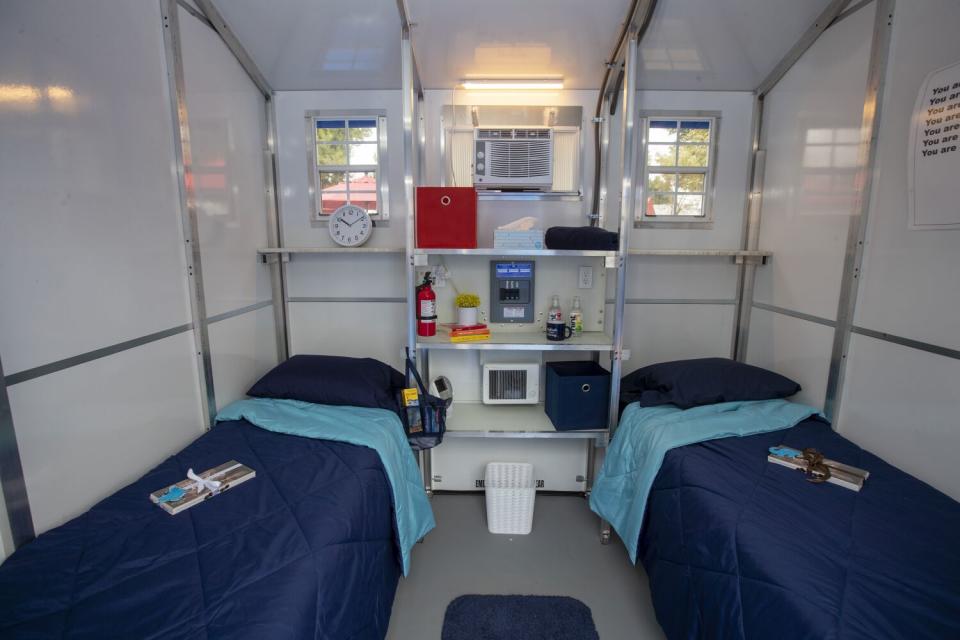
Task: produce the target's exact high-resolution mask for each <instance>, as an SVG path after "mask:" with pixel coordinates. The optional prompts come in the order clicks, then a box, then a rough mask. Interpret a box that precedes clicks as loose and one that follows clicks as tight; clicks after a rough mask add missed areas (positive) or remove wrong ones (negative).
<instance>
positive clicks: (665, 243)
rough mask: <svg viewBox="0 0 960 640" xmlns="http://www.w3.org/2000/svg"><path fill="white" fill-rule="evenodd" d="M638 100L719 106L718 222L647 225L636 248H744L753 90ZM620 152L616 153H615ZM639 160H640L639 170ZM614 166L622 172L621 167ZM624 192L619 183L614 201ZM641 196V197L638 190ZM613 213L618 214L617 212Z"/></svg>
mask: <svg viewBox="0 0 960 640" xmlns="http://www.w3.org/2000/svg"><path fill="white" fill-rule="evenodd" d="M641 75H642V74H641ZM637 103H638V108H639V109H640V111H641V112H642V111H653V112H669V111H715V112H719V113H720V116H719V123H718V129H719V137H718V138H717V151H716V154H715V167H716V171H715V172H714V174H713V175H714V177H713V184H712V188H713V195H712V196H711V207H712V210H713V219H714V222H713V224H712V225H704V226H702V227H698V228H693V229H668V228H663V227H659V228H658V227H655V226H652V225H651V226H645V227H643V228H640V229H637V230H636V231H635V232H634V233H633V234H632V235H631V237H630V246H631V248H635V249H704V248H707V249H739V248H740V240H741V235H742V232H743V212H744V203H745V189H746V186H747V170H748V167H749V161H750V153H751V149H750V136H751V132H752V130H751V128H750V127H751V123H752V120H753V94H752V93H751V92H745V91H640V92H638V93H637ZM641 133H642V132H641ZM617 144H619V143H617ZM611 148H612V149H613V148H614V147H613V146H611ZM617 148H618V147H617ZM617 153H619V152H617ZM617 153H614V157H615V158H616V157H617ZM640 164H641V163H640V162H637V163H636V165H635V166H636V167H637V168H638V171H639V167H640ZM613 171H614V172H618V169H613ZM638 184H639V181H638ZM619 195H620V191H619V188H618V189H617V190H616V191H613V192H612V198H611V200H610V202H611V204H612V206H618V203H619ZM637 196H638V198H640V197H642V196H641V193H640V192H639V191H638V192H637ZM636 207H637V208H636V210H637V211H640V210H641V206H640V202H639V201H638V202H637V205H636ZM614 211H615V210H614ZM613 217H614V218H617V216H616V215H613ZM673 260H677V258H673ZM631 281H632V282H633V281H635V279H631Z"/></svg>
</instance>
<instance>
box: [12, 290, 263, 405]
mask: <svg viewBox="0 0 960 640" xmlns="http://www.w3.org/2000/svg"><path fill="white" fill-rule="evenodd" d="M271 304H273V301H271V300H266V301H264V302H257V303H255V304H251V305H249V306H246V307H242V308H240V309H235V310H233V311H226V312H224V313H221V314H218V315H215V316H211V317H210V318H209V319H208V320H207V323H208V324H210V323H214V322H220V321H221V320H226V319H227V318H233V317H236V316H239V315H243V314H244V313H249V312H251V311H256V310H257V309H262V308H264V307H269V306H270V305H271ZM192 329H193V325H192V324H182V325H180V326H178V327H172V328H170V329H164V330H163V331H157V332H156V333H150V334H147V335H145V336H140V337H139V338H133V339H132V340H124V341H123V342H118V343H117V344H112V345H110V346H108V347H102V348H100V349H94V350H93V351H87V352H86V353H81V354H80V355H76V356H71V357H69V358H64V359H63V360H57V361H55V362H49V363H47V364H42V365H40V366H39V367H33V368H32V369H25V370H23V371H18V372H17V373H11V374H10V375H8V376H6V378H5V382H6V384H7V386H8V387H12V386H13V385H15V384H20V383H21V382H27V381H28V380H35V379H36V378H40V377H42V376H46V375H50V374H51V373H56V372H58V371H63V370H64V369H69V368H71V367H75V366H77V365H81V364H85V363H87V362H92V361H94V360H99V359H100V358H106V357H107V356H112V355H114V354H117V353H120V352H122V351H128V350H130V349H135V348H137V347H142V346H143V345H145V344H150V343H151V342H156V341H157V340H163V339H164V338H169V337H171V336H175V335H177V334H180V333H183V332H185V331H190V330H192Z"/></svg>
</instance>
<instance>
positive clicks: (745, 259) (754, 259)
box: [733, 255, 768, 265]
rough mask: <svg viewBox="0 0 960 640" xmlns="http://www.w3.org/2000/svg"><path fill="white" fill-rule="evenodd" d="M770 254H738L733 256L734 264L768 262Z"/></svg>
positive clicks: (762, 263) (760, 263) (761, 263)
mask: <svg viewBox="0 0 960 640" xmlns="http://www.w3.org/2000/svg"><path fill="white" fill-rule="evenodd" d="M767 257H768V256H745V255H736V256H733V262H734V264H757V265H764V264H767Z"/></svg>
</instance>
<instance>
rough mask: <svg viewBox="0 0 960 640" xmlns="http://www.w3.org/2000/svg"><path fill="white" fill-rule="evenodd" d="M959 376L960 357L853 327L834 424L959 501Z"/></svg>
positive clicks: (850, 436)
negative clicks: (872, 335)
mask: <svg viewBox="0 0 960 640" xmlns="http://www.w3.org/2000/svg"><path fill="white" fill-rule="evenodd" d="M957 380H960V361H957V360H953V359H950V358H944V357H942V356H937V355H933V354H930V353H926V352H924V351H917V350H916V349H909V348H907V347H902V346H899V345H896V344H891V343H889V342H882V341H880V340H875V339H873V338H868V337H865V336H860V335H856V334H855V335H854V336H853V339H852V341H851V346H850V356H849V361H848V363H847V378H846V383H845V385H844V393H843V401H842V403H841V405H840V418H839V420H838V421H837V426H838V428H839V430H840V432H841V433H842V434H843V435H844V436H846V437H848V438H850V439H851V440H853V441H854V442H856V443H857V444H859V445H860V446H862V447H864V448H866V449H869V450H870V451H872V452H873V453H875V454H877V455H878V456H880V457H882V458H884V459H885V460H886V461H887V462H890V463H891V464H894V465H896V466H898V467H900V468H902V469H903V470H905V471H907V472H908V473H910V474H912V475H915V476H916V477H918V478H920V479H921V480H924V481H925V482H928V483H930V484H932V485H933V486H934V487H936V488H937V489H940V490H941V491H943V492H944V493H946V494H947V495H949V496H951V497H953V498H955V499H957V500H960V473H957V456H956V451H957V438H958V436H960V425H958V421H957Z"/></svg>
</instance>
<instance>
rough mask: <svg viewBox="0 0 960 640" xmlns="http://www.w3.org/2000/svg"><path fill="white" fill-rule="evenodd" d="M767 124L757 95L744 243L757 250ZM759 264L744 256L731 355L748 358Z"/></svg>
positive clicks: (743, 245) (738, 282) (737, 358)
mask: <svg viewBox="0 0 960 640" xmlns="http://www.w3.org/2000/svg"><path fill="white" fill-rule="evenodd" d="M762 127H763V97H762V96H759V95H758V96H757V97H756V98H755V99H754V103H753V140H752V143H751V147H750V148H751V149H752V153H751V162H750V173H749V175H750V177H749V180H750V184H749V186H748V190H747V201H746V207H745V209H744V214H743V215H744V220H743V235H742V239H741V245H740V246H741V247H742V248H743V249H745V250H747V251H756V250H757V249H758V248H759V246H760V210H761V208H762V204H763V173H764V169H765V167H766V152H765V151H763V150H762V149H760V134H761V131H762ZM756 276H757V264H756V262H754V261H750V260H744V261H743V262H741V263H740V268H739V273H738V280H737V315H736V318H735V321H734V327H733V340H732V343H731V348H730V350H731V357H733V358H735V359H736V360H739V361H740V362H743V361H745V360H746V359H747V342H748V340H749V337H750V315H751V312H752V310H753V309H752V305H753V287H754V283H755V282H756Z"/></svg>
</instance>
